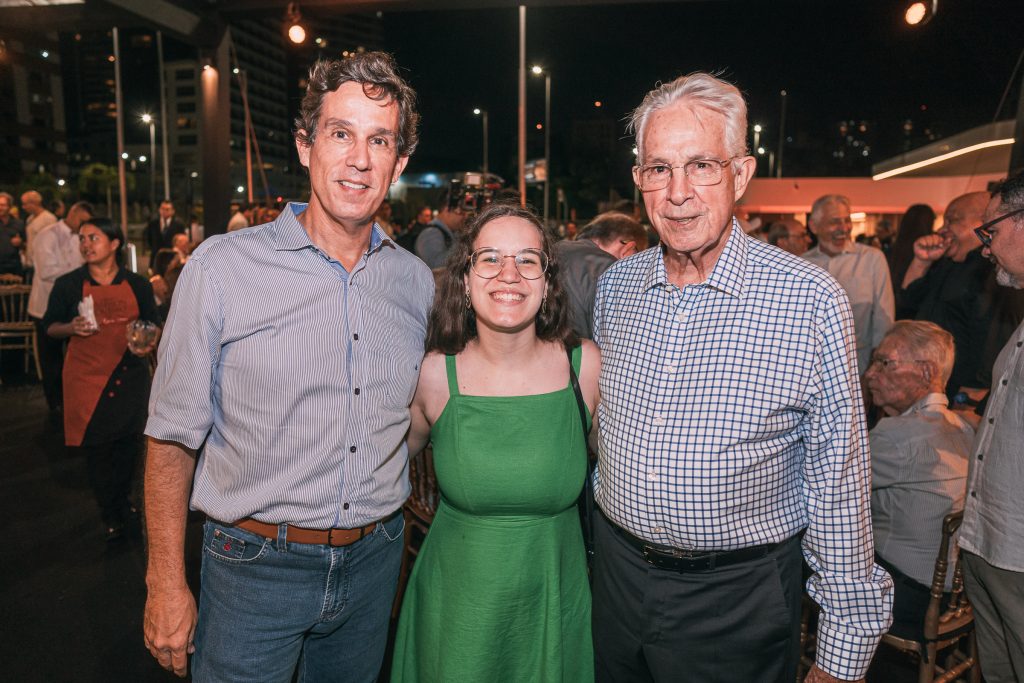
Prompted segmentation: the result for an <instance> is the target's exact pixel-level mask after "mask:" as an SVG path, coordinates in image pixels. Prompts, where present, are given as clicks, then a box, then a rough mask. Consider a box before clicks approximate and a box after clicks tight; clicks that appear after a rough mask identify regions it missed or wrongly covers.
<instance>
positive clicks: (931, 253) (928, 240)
mask: <svg viewBox="0 0 1024 683" xmlns="http://www.w3.org/2000/svg"><path fill="white" fill-rule="evenodd" d="M951 246H953V240H951V239H949V238H948V237H946V236H944V235H941V234H939V233H933V234H931V235H925V236H924V237H918V238H917V239H916V240H914V258H916V259H919V260H921V261H928V262H934V261H938V260H939V259H940V258H942V257H943V256H945V255H946V252H947V251H949V248H950V247H951Z"/></svg>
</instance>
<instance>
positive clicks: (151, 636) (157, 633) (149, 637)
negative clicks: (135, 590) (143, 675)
mask: <svg viewBox="0 0 1024 683" xmlns="http://www.w3.org/2000/svg"><path fill="white" fill-rule="evenodd" d="M196 617H197V614H196V601H195V598H194V597H193V596H192V591H190V590H189V589H188V586H184V587H182V588H179V589H175V590H171V591H167V590H162V589H160V590H154V589H150V590H149V594H148V595H147V597H146V613H145V616H144V617H143V620H142V636H143V642H145V643H146V648H147V649H148V650H149V652H150V654H151V655H153V656H154V657H155V658H156V661H158V662H159V663H160V666H162V667H163V668H165V669H167V670H168V671H173V672H174V673H175V674H176V675H177V676H180V677H182V678H184V677H185V674H186V673H188V656H189V655H190V654H192V653H193V652H195V650H196V648H195V645H193V644H192V638H193V637H194V636H195V632H196Z"/></svg>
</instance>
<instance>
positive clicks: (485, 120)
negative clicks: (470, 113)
mask: <svg viewBox="0 0 1024 683" xmlns="http://www.w3.org/2000/svg"><path fill="white" fill-rule="evenodd" d="M481 112H482V113H483V117H484V184H485V185H486V184H487V168H488V167H487V110H486V109H482V110H481Z"/></svg>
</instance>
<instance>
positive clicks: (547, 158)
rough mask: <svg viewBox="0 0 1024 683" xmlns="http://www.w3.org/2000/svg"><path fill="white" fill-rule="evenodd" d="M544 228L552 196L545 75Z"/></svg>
mask: <svg viewBox="0 0 1024 683" xmlns="http://www.w3.org/2000/svg"><path fill="white" fill-rule="evenodd" d="M544 172H545V177H544V227H547V225H548V201H549V196H550V194H551V75H550V74H548V73H545V74H544Z"/></svg>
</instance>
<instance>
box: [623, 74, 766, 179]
mask: <svg viewBox="0 0 1024 683" xmlns="http://www.w3.org/2000/svg"><path fill="white" fill-rule="evenodd" d="M677 102H681V103H684V104H686V105H687V106H690V107H703V108H705V109H710V110H711V111H713V112H716V113H718V114H721V115H722V116H723V117H725V147H726V150H727V151H728V152H729V154H730V155H732V156H744V155H746V153H747V103H746V102H745V101H744V100H743V95H742V94H741V93H740V91H739V89H737V88H736V86H734V85H733V84H732V83H727V82H726V81H723V80H721V79H720V78H716V77H715V76H713V75H711V74H709V73H703V72H699V71H698V72H696V73H692V74H690V75H688V76H680V77H679V78H677V79H676V80H674V81H672V82H671V83H662V84H660V85H658V87H656V88H655V89H654V90H652V91H650V92H649V93H647V96H646V97H644V101H643V102H641V103H640V106H639V107H637V108H636V109H634V110H633V113H632V114H630V116H629V123H628V124H627V126H626V130H627V131H632V132H633V133H635V134H636V147H637V152H638V154H640V155H641V156H642V155H643V152H644V127H645V126H646V125H647V118H648V117H649V116H650V115H651V114H653V113H654V112H656V111H658V110H660V109H665V108H666V107H669V106H670V105H673V104H675V103H677ZM641 161H642V159H641Z"/></svg>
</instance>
